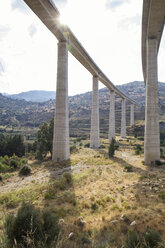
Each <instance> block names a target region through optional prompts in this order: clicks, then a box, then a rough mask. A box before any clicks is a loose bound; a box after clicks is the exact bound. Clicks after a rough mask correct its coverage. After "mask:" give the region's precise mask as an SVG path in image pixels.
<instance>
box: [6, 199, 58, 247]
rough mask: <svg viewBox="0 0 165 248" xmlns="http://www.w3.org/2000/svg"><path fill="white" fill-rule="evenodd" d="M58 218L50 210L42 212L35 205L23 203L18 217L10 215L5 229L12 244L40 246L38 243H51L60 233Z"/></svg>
mask: <svg viewBox="0 0 165 248" xmlns="http://www.w3.org/2000/svg"><path fill="white" fill-rule="evenodd" d="M57 223H58V219H57V217H56V216H53V215H52V214H51V213H50V212H44V213H41V212H40V210H39V209H35V208H34V206H33V205H31V204H28V203H23V204H22V206H21V207H20V209H19V210H18V212H17V215H16V217H14V216H13V215H8V216H7V218H6V222H5V231H6V234H7V237H8V240H9V243H10V245H11V246H13V245H14V243H15V242H16V243H17V245H18V247H38V244H40V243H42V242H44V244H46V245H47V244H50V243H51V242H52V241H54V240H55V239H56V238H57V235H58V233H59V227H58V224H57Z"/></svg>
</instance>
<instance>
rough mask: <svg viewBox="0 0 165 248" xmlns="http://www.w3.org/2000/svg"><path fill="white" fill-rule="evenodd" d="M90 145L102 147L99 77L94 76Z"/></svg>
mask: <svg viewBox="0 0 165 248" xmlns="http://www.w3.org/2000/svg"><path fill="white" fill-rule="evenodd" d="M90 147H91V148H99V147H100V130H99V91H98V77H97V76H93V93H92V111H91V132H90Z"/></svg>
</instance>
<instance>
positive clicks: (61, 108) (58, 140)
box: [52, 41, 70, 161]
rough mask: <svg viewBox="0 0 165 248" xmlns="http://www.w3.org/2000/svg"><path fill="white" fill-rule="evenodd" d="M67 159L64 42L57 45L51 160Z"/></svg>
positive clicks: (65, 58)
mask: <svg viewBox="0 0 165 248" xmlns="http://www.w3.org/2000/svg"><path fill="white" fill-rule="evenodd" d="M69 157H70V149H69V114H68V49H67V44H66V42H65V41H61V42H59V43H58V61H57V86H56V111H55V119H54V137H53V154H52V159H53V160H55V161H63V160H67V159H69Z"/></svg>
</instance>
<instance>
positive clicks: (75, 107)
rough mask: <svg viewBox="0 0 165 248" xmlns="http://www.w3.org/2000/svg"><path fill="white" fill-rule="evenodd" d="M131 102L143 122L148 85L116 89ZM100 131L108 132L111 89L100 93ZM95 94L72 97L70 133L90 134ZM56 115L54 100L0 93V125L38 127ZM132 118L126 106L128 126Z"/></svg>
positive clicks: (164, 92)
mask: <svg viewBox="0 0 165 248" xmlns="http://www.w3.org/2000/svg"><path fill="white" fill-rule="evenodd" d="M117 87H118V88H119V89H120V90H122V91H123V92H125V94H127V95H128V96H130V97H131V98H132V99H134V100H135V101H137V102H138V103H140V104H141V108H136V110H135V120H144V102H145V85H144V83H143V82H137V81H135V82H132V83H128V84H124V85H120V86H117ZM159 98H160V103H161V108H160V113H161V115H164V114H165V84H164V83H159ZM99 99H100V129H101V133H102V135H104V133H107V131H108V119H109V103H110V97H109V90H108V89H107V88H103V89H101V90H99ZM91 100H92V92H87V93H84V94H79V95H75V96H71V97H69V120H70V134H71V135H72V136H74V135H82V134H83V135H84V134H85V135H89V129H90V114H91ZM115 107H116V130H117V132H119V129H120V120H121V99H120V98H119V97H117V96H116V105H115ZM53 116H54V100H49V101H46V102H42V103H37V102H27V101H25V100H15V99H10V98H8V97H6V96H3V95H1V94H0V125H1V126H12V127H19V128H20V127H38V126H39V125H40V124H41V123H43V122H44V121H49V120H50V119H51V118H52V117H53ZM129 119H130V105H129V104H128V103H127V125H129Z"/></svg>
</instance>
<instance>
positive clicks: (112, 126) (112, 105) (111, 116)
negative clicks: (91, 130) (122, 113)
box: [108, 90, 115, 142]
mask: <svg viewBox="0 0 165 248" xmlns="http://www.w3.org/2000/svg"><path fill="white" fill-rule="evenodd" d="M108 138H109V141H110V142H111V140H112V138H115V92H114V91H113V90H110V110H109V135H108Z"/></svg>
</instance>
